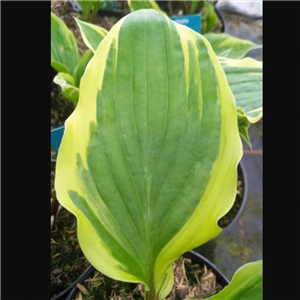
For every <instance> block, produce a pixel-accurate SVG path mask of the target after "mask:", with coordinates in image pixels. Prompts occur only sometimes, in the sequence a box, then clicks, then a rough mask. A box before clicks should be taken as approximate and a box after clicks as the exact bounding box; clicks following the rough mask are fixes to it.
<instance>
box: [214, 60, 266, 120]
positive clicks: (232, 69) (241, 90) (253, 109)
mask: <svg viewBox="0 0 300 300" xmlns="http://www.w3.org/2000/svg"><path fill="white" fill-rule="evenodd" d="M219 61H220V63H221V65H222V67H223V69H224V71H225V74H226V77H227V80H228V83H229V86H230V88H231V91H232V93H233V94H234V97H235V101H236V107H237V108H239V107H240V108H243V110H244V113H245V115H246V117H247V119H248V121H249V122H250V123H256V122H258V121H259V120H260V119H261V118H262V63H261V62H259V61H257V60H255V59H252V58H244V59H241V60H237V59H229V58H224V57H219Z"/></svg>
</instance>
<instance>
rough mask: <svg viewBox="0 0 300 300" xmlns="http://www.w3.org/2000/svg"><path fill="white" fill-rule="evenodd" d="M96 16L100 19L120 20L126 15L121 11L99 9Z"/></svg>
mask: <svg viewBox="0 0 300 300" xmlns="http://www.w3.org/2000/svg"><path fill="white" fill-rule="evenodd" d="M97 14H98V16H101V17H115V18H117V19H122V18H123V17H125V16H126V15H127V14H126V13H125V12H124V11H121V10H118V11H116V10H106V9H99V10H98V13H97Z"/></svg>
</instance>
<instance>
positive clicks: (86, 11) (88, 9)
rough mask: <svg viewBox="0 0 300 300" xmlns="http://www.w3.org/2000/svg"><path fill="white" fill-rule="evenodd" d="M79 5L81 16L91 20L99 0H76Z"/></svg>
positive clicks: (96, 10) (99, 2)
mask: <svg viewBox="0 0 300 300" xmlns="http://www.w3.org/2000/svg"><path fill="white" fill-rule="evenodd" d="M76 2H77V3H78V4H79V5H80V7H81V10H82V12H81V18H82V19H83V20H85V21H88V20H92V19H93V18H94V17H95V16H96V15H97V12H98V10H99V9H100V6H101V1H99V0H96V1H76Z"/></svg>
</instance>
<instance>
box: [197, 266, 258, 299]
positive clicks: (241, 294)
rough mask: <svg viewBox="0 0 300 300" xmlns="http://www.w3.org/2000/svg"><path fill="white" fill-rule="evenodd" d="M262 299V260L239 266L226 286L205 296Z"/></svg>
mask: <svg viewBox="0 0 300 300" xmlns="http://www.w3.org/2000/svg"><path fill="white" fill-rule="evenodd" d="M262 299H263V297H262V260H258V261H256V262H252V263H248V264H246V265H244V266H242V267H241V268H239V269H238V270H237V271H236V273H235V274H234V276H233V278H232V281H231V282H230V283H229V285H228V286H226V287H225V288H224V289H223V290H222V291H221V292H219V293H218V294H217V295H215V296H212V297H210V298H206V300H262ZM195 300H196V299H195Z"/></svg>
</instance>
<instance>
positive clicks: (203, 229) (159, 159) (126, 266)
mask: <svg viewBox="0 0 300 300" xmlns="http://www.w3.org/2000/svg"><path fill="white" fill-rule="evenodd" d="M237 118H238V116H237V109H236V106H235V100H234V96H233V94H232V92H231V89H230V87H229V85H228V82H227V79H226V75H225V73H224V70H223V68H222V66H221V64H220V62H219V59H218V57H217V56H216V54H215V53H214V51H213V50H212V48H211V46H210V44H209V42H208V41H207V39H206V38H204V37H203V36H202V35H200V34H197V33H196V32H194V31H192V30H190V29H188V28H187V27H185V26H182V25H180V24H177V23H174V22H173V21H171V20H170V19H169V18H168V17H167V16H165V15H164V14H162V13H160V12H157V11H155V10H151V9H146V10H138V11H136V12H134V13H131V14H129V15H128V16H127V17H125V18H123V19H122V20H120V21H119V22H118V23H117V24H116V25H115V26H114V27H113V28H112V30H111V31H110V32H109V33H108V34H107V36H106V37H105V39H103V40H102V42H101V43H100V45H99V46H98V47H97V49H96V51H95V54H94V56H93V57H92V59H91V61H90V62H89V64H88V65H87V67H86V70H85V72H84V75H83V77H82V79H81V84H80V93H79V102H78V105H77V106H76V109H75V111H74V112H73V113H72V115H71V116H70V117H69V118H68V120H67V121H66V123H65V134H64V136H63V139H62V143H61V146H60V150H59V153H58V158H57V165H56V178H55V188H56V193H57V198H58V200H59V201H60V203H61V204H62V205H63V206H64V207H65V208H66V209H68V210H69V211H71V212H72V213H73V214H74V215H76V217H77V221H78V239H79V243H80V246H81V248H82V250H83V253H84V254H85V256H86V257H87V259H88V260H89V261H90V262H91V264H92V265H93V266H94V267H95V268H96V269H97V270H99V271H101V272H102V273H103V274H105V275H107V276H109V277H111V278H114V279H116V280H122V281H127V282H141V283H143V284H144V285H145V299H147V300H157V299H163V298H164V297H165V296H166V295H167V294H168V293H169V292H170V290H171V288H172V285H173V271H172V263H173V262H174V261H175V260H176V259H177V258H178V257H179V256H180V255H182V254H183V253H184V252H186V251H188V250H190V249H193V248H195V247H197V246H199V245H201V244H203V243H205V242H207V241H209V240H210V239H212V238H214V237H216V236H217V235H218V234H219V233H220V232H221V231H222V230H221V228H220V227H219V226H218V225H217V222H218V220H219V219H220V218H221V217H222V216H223V215H225V214H226V213H227V212H228V211H229V209H230V208H231V206H232V205H233V202H234V199H235V195H236V181H237V164H238V162H239V160H240V158H241V156H242V144H241V140H240V137H239V130H238V124H237Z"/></svg>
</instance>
